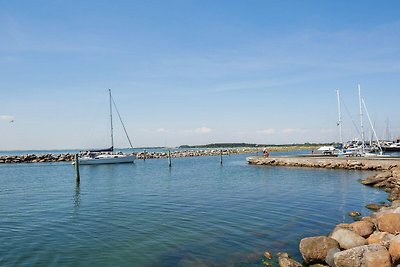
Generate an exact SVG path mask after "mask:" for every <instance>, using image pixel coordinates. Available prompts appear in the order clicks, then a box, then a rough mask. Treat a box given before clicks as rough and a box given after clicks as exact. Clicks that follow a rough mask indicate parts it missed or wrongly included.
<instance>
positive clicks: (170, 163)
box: [168, 150, 172, 168]
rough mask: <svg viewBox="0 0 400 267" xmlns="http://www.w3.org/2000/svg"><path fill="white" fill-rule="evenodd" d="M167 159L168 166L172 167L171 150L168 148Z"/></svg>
mask: <svg viewBox="0 0 400 267" xmlns="http://www.w3.org/2000/svg"><path fill="white" fill-rule="evenodd" d="M168 161H169V164H168V166H169V167H170V168H171V167H172V161H171V150H168Z"/></svg>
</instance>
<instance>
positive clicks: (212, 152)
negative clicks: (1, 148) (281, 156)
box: [0, 148, 260, 164]
mask: <svg viewBox="0 0 400 267" xmlns="http://www.w3.org/2000/svg"><path fill="white" fill-rule="evenodd" d="M257 152H260V148H258V149H254V148H234V149H201V150H197V149H196V150H194V149H193V150H175V151H171V157H172V158H182V157H202V156H220V155H221V153H222V155H231V154H250V153H257ZM135 155H136V158H137V159H162V158H168V151H159V152H150V151H143V152H139V153H136V154H135ZM73 160H74V154H69V153H67V154H51V153H49V154H40V155H36V154H27V155H18V156H0V164H1V163H38V162H40V163H42V162H63V161H73Z"/></svg>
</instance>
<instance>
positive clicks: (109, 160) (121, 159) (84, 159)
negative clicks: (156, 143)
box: [78, 152, 135, 165]
mask: <svg viewBox="0 0 400 267" xmlns="http://www.w3.org/2000/svg"><path fill="white" fill-rule="evenodd" d="M78 160H79V164H81V165H96V164H115V163H133V162H134V161H135V156H134V155H132V154H131V155H127V154H115V153H110V154H105V153H102V152H100V153H99V154H97V153H96V154H95V155H93V156H90V155H83V156H81V157H80V158H79V159H78Z"/></svg>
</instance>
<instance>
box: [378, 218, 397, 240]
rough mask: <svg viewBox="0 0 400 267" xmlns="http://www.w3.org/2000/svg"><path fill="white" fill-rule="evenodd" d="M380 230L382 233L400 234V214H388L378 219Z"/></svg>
mask: <svg viewBox="0 0 400 267" xmlns="http://www.w3.org/2000/svg"><path fill="white" fill-rule="evenodd" d="M378 228H379V230H380V231H382V232H388V233H391V234H394V235H396V234H398V233H400V214H399V213H387V214H383V215H381V216H379V217H378Z"/></svg>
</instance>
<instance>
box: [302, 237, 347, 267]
mask: <svg viewBox="0 0 400 267" xmlns="http://www.w3.org/2000/svg"><path fill="white" fill-rule="evenodd" d="M335 248H339V243H338V242H337V241H336V240H335V239H332V238H329V237H326V236H316V237H308V238H303V239H302V240H301V241H300V253H301V255H302V256H303V259H304V262H305V263H307V264H311V263H320V262H324V261H325V258H326V256H327V255H328V251H329V250H331V249H335Z"/></svg>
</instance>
